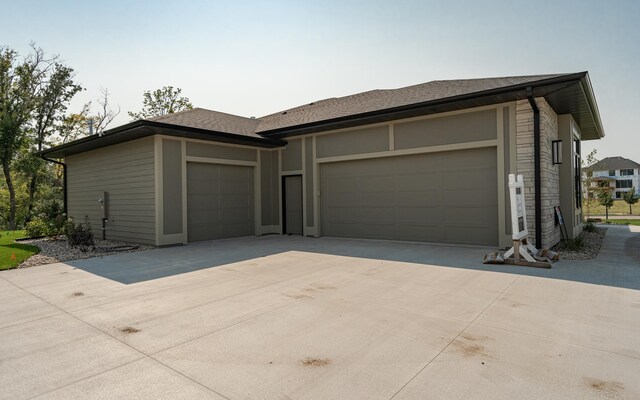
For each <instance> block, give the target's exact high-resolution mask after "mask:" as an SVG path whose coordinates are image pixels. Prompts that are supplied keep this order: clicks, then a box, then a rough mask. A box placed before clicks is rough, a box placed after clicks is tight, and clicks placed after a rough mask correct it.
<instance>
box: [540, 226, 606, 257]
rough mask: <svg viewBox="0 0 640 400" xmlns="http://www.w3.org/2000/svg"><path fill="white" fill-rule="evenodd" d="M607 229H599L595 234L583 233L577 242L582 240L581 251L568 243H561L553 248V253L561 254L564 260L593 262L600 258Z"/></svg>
mask: <svg viewBox="0 0 640 400" xmlns="http://www.w3.org/2000/svg"><path fill="white" fill-rule="evenodd" d="M606 233H607V228H600V227H597V228H596V229H595V231H593V232H587V231H583V232H582V233H581V234H580V235H579V236H578V239H576V240H578V241H579V240H582V246H581V247H580V248H579V249H575V248H571V246H569V243H568V242H560V243H558V244H557V245H555V246H554V247H553V249H552V250H553V251H556V252H558V253H560V259H564V260H591V259H594V258H596V257H597V256H598V253H600V247H602V242H603V241H604V236H605V234H606Z"/></svg>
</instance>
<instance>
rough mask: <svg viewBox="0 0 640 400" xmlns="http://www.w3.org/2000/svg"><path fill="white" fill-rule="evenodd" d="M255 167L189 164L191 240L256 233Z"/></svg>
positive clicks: (189, 233) (188, 205) (188, 217)
mask: <svg viewBox="0 0 640 400" xmlns="http://www.w3.org/2000/svg"><path fill="white" fill-rule="evenodd" d="M253 208H254V200H253V168H251V167H244V166H235V165H219V164H205V163H188V164H187V234H188V237H187V240H188V241H189V242H197V241H201V240H211V239H222V238H228V237H236V236H247V235H252V234H253V233H254V220H253V218H254V215H253V214H254V211H253Z"/></svg>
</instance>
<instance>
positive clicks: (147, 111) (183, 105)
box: [129, 86, 193, 120]
mask: <svg viewBox="0 0 640 400" xmlns="http://www.w3.org/2000/svg"><path fill="white" fill-rule="evenodd" d="M180 93H182V89H180V88H174V87H173V86H164V87H163V88H162V89H156V90H154V91H153V92H152V91H150V90H146V91H145V92H144V94H143V95H142V97H143V100H142V104H143V105H142V110H141V111H140V112H137V113H134V112H131V111H129V116H130V117H131V118H132V119H133V120H138V119H145V118H151V117H157V116H159V115H166V114H172V113H176V112H178V111H184V110H191V109H192V108H193V104H191V102H190V101H189V98H188V97H181V96H180Z"/></svg>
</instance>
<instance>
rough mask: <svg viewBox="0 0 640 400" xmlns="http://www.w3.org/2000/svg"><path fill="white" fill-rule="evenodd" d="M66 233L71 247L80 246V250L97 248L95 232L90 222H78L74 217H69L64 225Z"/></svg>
mask: <svg viewBox="0 0 640 400" xmlns="http://www.w3.org/2000/svg"><path fill="white" fill-rule="evenodd" d="M64 233H65V235H66V236H67V243H69V246H71V247H79V248H80V251H87V250H89V249H90V248H95V242H94V241H93V233H92V232H91V226H90V225H89V223H88V222H87V223H86V224H76V223H74V222H73V220H72V219H69V220H68V221H67V222H66V224H65V226H64Z"/></svg>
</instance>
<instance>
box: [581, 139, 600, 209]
mask: <svg viewBox="0 0 640 400" xmlns="http://www.w3.org/2000/svg"><path fill="white" fill-rule="evenodd" d="M581 162H582V171H583V173H582V188H583V193H584V196H583V199H582V204H583V206H584V208H585V211H586V212H587V218H589V216H591V209H592V208H593V207H594V206H595V205H597V204H598V203H599V198H600V193H602V192H603V191H604V190H605V189H604V188H601V187H599V186H598V185H597V184H595V185H594V182H597V181H596V178H594V176H593V169H592V167H593V166H594V165H595V164H597V163H598V162H599V160H598V150H597V149H593V150H592V151H591V152H590V153H589V154H587V157H586V158H585V159H582V160H581Z"/></svg>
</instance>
